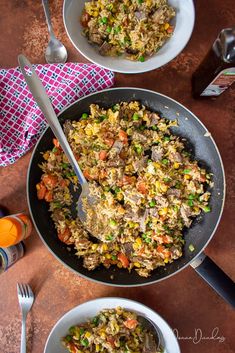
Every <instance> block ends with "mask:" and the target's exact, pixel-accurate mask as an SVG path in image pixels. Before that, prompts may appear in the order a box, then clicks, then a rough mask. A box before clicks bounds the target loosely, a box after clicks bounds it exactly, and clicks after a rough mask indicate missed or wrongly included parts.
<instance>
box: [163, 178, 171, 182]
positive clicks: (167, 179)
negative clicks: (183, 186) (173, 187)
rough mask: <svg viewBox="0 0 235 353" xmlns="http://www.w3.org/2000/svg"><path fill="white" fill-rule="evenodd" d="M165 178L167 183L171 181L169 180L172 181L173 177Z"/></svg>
mask: <svg viewBox="0 0 235 353" xmlns="http://www.w3.org/2000/svg"><path fill="white" fill-rule="evenodd" d="M163 180H164V182H165V183H169V181H171V178H164V179H163Z"/></svg>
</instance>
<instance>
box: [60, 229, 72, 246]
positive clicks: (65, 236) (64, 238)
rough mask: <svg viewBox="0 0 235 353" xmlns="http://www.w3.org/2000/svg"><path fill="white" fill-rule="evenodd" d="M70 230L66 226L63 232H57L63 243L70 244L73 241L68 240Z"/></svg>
mask: <svg viewBox="0 0 235 353" xmlns="http://www.w3.org/2000/svg"><path fill="white" fill-rule="evenodd" d="M70 237H71V232H70V229H69V228H68V227H66V228H65V229H64V230H63V232H58V238H59V239H60V241H62V242H63V243H65V244H68V245H69V244H72V243H73V242H72V241H71V240H70Z"/></svg>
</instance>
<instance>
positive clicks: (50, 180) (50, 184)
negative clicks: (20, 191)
mask: <svg viewBox="0 0 235 353" xmlns="http://www.w3.org/2000/svg"><path fill="white" fill-rule="evenodd" d="M42 180H43V182H44V184H45V185H46V187H47V188H48V189H53V188H54V187H55V186H56V185H57V183H58V178H57V176H55V175H51V174H46V175H43V177H42Z"/></svg>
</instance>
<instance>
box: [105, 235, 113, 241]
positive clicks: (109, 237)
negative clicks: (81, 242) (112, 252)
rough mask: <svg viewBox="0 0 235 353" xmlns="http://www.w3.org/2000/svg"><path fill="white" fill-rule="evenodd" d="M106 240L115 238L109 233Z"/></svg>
mask: <svg viewBox="0 0 235 353" xmlns="http://www.w3.org/2000/svg"><path fill="white" fill-rule="evenodd" d="M105 239H106V240H113V235H112V234H109V235H107V237H106V238H105Z"/></svg>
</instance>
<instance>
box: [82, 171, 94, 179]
mask: <svg viewBox="0 0 235 353" xmlns="http://www.w3.org/2000/svg"><path fill="white" fill-rule="evenodd" d="M83 175H84V177H85V178H86V179H88V180H92V179H93V178H92V176H91V175H90V173H89V171H88V170H87V169H85V170H84V171H83Z"/></svg>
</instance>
